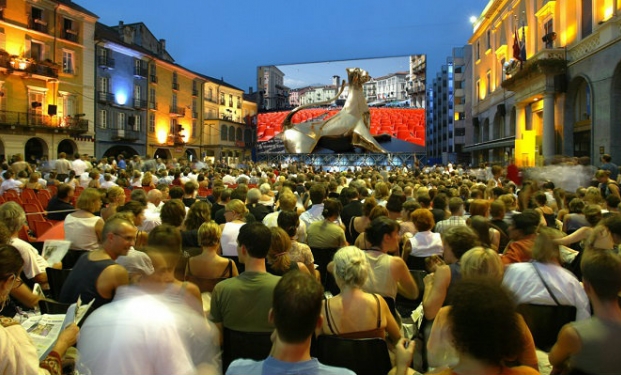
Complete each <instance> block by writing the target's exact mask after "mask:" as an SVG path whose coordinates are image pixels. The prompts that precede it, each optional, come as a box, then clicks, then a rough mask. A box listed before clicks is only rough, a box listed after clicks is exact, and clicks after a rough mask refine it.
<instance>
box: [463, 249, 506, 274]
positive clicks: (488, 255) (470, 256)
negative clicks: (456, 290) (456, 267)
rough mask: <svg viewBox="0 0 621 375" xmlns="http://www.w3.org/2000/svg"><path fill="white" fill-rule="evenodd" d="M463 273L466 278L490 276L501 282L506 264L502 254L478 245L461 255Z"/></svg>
mask: <svg viewBox="0 0 621 375" xmlns="http://www.w3.org/2000/svg"><path fill="white" fill-rule="evenodd" d="M460 262H461V275H462V277H463V278H464V279H468V278H475V277H489V278H491V279H493V280H495V281H498V283H500V282H501V281H502V275H503V273H504V266H503V264H502V261H501V260H500V255H498V253H497V252H496V251H494V250H492V249H488V248H484V247H480V246H477V247H475V248H472V249H470V250H468V251H466V253H465V254H464V255H463V256H462V257H461V261H460Z"/></svg>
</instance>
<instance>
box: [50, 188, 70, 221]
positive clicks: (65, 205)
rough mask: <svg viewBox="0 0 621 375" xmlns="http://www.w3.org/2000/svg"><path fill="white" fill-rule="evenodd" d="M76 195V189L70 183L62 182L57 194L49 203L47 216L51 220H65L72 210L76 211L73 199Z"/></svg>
mask: <svg viewBox="0 0 621 375" xmlns="http://www.w3.org/2000/svg"><path fill="white" fill-rule="evenodd" d="M74 196H75V189H74V188H73V186H71V185H68V184H60V185H59V186H58V190H57V191H56V195H55V196H53V197H52V199H50V201H49V202H48V204H47V208H46V211H48V213H47V218H48V219H50V220H56V221H63V220H65V217H67V215H69V214H70V213H71V212H73V211H75V210H76V208H75V207H73V205H72V204H71V201H72V200H73V197H74Z"/></svg>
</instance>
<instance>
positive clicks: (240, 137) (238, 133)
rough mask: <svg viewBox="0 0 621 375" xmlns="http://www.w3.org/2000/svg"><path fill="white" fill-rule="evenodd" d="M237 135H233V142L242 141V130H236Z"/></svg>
mask: <svg viewBox="0 0 621 375" xmlns="http://www.w3.org/2000/svg"><path fill="white" fill-rule="evenodd" d="M236 133H237V134H235V140H236V141H242V140H243V139H242V130H241V128H237V132H236Z"/></svg>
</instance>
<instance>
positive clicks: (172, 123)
mask: <svg viewBox="0 0 621 375" xmlns="http://www.w3.org/2000/svg"><path fill="white" fill-rule="evenodd" d="M175 130H177V119H176V118H171V119H170V128H169V129H168V133H169V134H176V133H175Z"/></svg>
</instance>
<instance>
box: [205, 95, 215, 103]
mask: <svg viewBox="0 0 621 375" xmlns="http://www.w3.org/2000/svg"><path fill="white" fill-rule="evenodd" d="M205 100H207V101H208V102H212V103H217V102H216V99H214V97H213V96H207V97H205Z"/></svg>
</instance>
